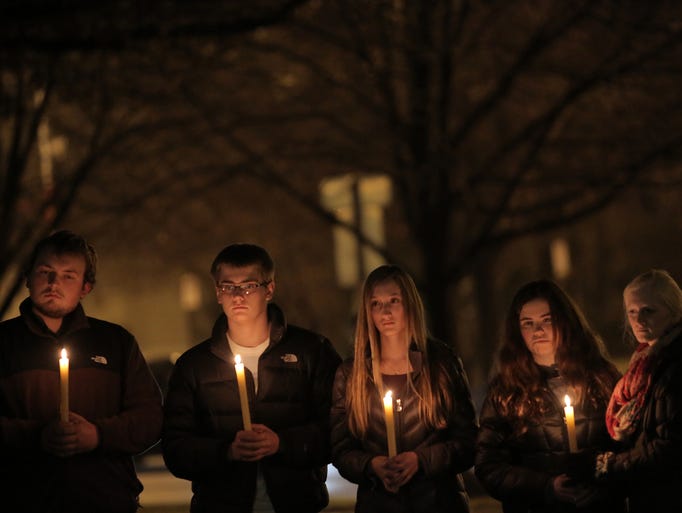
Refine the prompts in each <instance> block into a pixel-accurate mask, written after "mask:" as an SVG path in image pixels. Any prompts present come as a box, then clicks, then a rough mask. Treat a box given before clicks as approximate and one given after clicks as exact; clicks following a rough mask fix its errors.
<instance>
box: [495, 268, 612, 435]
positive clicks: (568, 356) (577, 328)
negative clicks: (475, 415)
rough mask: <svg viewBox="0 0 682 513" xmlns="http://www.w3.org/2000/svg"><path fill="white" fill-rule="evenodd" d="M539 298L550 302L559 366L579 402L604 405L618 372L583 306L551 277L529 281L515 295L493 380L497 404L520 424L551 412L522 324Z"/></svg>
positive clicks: (506, 322)
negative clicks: (521, 318)
mask: <svg viewBox="0 0 682 513" xmlns="http://www.w3.org/2000/svg"><path fill="white" fill-rule="evenodd" d="M536 299H543V300H545V301H547V303H548V304H549V309H550V313H551V315H552V327H553V330H554V336H555V338H556V339H558V346H557V351H556V356H555V362H556V366H557V369H558V371H559V374H560V375H561V376H562V377H563V378H564V380H565V381H566V383H567V384H568V385H570V386H572V387H573V388H574V389H575V390H576V392H577V394H578V397H577V398H576V399H577V404H582V406H583V407H584V408H590V409H596V410H599V409H603V406H604V405H605V404H606V403H608V400H609V398H610V396H611V390H612V389H613V386H614V384H615V382H616V381H617V379H618V377H619V373H618V370H617V369H616V367H615V366H614V365H613V364H612V363H611V362H610V361H609V360H607V358H606V350H605V348H604V343H603V341H602V340H601V338H600V337H599V335H597V333H596V332H595V331H594V330H593V329H592V328H591V327H590V325H589V323H588V322H587V320H586V319H585V316H584V315H583V313H582V312H581V311H580V308H579V307H578V306H577V305H576V304H575V302H574V301H573V300H572V299H571V298H570V297H569V296H568V294H566V293H565V292H564V291H563V290H562V289H561V287H559V286H558V285H557V284H556V283H554V282H553V281H550V280H538V281H533V282H530V283H527V284H526V285H524V286H523V287H521V288H520V289H519V290H518V292H517V293H516V295H515V296H514V298H513V299H512V302H511V305H510V307H509V310H508V312H507V317H506V320H505V326H504V334H503V336H502V341H501V344H500V348H499V351H498V355H497V359H496V364H495V368H494V377H493V380H492V381H491V385H490V394H491V397H492V399H493V401H494V404H495V406H496V408H497V409H498V411H499V412H500V413H501V414H502V415H503V416H505V417H509V418H511V419H515V422H516V423H518V424H520V425H523V424H525V423H524V422H523V420H524V419H529V418H533V417H535V418H537V417H538V416H540V415H542V414H543V413H544V412H546V411H547V408H548V404H546V402H545V400H544V397H545V394H544V393H543V392H542V389H543V388H544V387H545V386H546V383H545V378H544V377H543V373H542V371H541V369H540V367H539V366H538V365H537V364H536V363H535V361H534V360H533V356H532V355H531V353H530V351H529V350H528V348H527V346H526V343H525V341H524V339H523V336H522V335H521V328H520V324H519V314H520V312H521V308H523V306H524V305H525V304H526V303H528V302H529V301H533V300H536Z"/></svg>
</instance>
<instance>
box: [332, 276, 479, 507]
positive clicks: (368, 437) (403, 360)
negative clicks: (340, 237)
mask: <svg viewBox="0 0 682 513" xmlns="http://www.w3.org/2000/svg"><path fill="white" fill-rule="evenodd" d="M387 390H391V391H392V393H393V397H394V410H395V419H394V420H395V422H394V425H395V434H396V447H397V451H396V452H397V454H396V455H395V456H393V457H388V446H387V428H386V422H385V415H384V407H383V400H382V399H383V397H384V395H385V393H386V392H387ZM332 404H333V407H332V414H331V427H332V432H331V439H332V462H333V463H334V465H335V466H336V467H337V468H338V469H339V472H340V474H341V475H342V476H343V477H345V478H346V479H348V480H349V481H352V482H354V483H357V484H358V492H357V501H356V506H355V511H356V512H358V513H382V512H390V513H401V512H429V513H439V512H446V511H447V512H449V513H453V512H455V513H459V512H467V511H468V510H469V507H468V497H467V493H466V490H465V488H464V483H463V480H462V477H461V475H460V473H461V472H464V471H465V470H467V469H469V468H470V467H471V465H472V464H473V458H474V447H475V439H476V431H477V425H476V417H475V409H474V405H473V403H472V400H471V393H470V390H469V385H468V381H467V378H466V375H465V373H464V370H463V368H462V364H461V361H460V360H459V358H458V357H457V356H455V354H454V353H453V352H452V350H451V349H450V348H449V347H448V346H446V345H445V344H443V343H441V342H438V341H436V340H433V339H431V338H429V337H428V336H427V330H426V325H425V315H424V307H423V304H422V301H421V298H420V296H419V293H418V292H417V288H416V286H415V284H414V282H413V280H412V278H411V277H410V276H409V275H408V274H407V273H406V272H405V271H403V270H402V269H400V268H399V267H396V266H391V265H385V266H381V267H378V268H377V269H375V270H374V271H372V273H370V275H369V276H368V277H367V279H366V280H365V283H364V286H363V290H362V301H361V305H360V308H359V312H358V318H357V325H356V330H355V355H354V358H351V359H349V360H348V361H346V362H344V363H343V364H342V365H341V367H340V368H339V369H338V371H337V374H336V380H335V382H334V388H333V398H332Z"/></svg>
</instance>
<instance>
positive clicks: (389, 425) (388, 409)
mask: <svg viewBox="0 0 682 513" xmlns="http://www.w3.org/2000/svg"><path fill="white" fill-rule="evenodd" d="M384 414H385V416H386V440H387V443H388V457H389V458H392V457H393V456H395V455H396V454H397V449H396V444H395V421H394V420H393V392H391V391H390V390H389V391H387V392H386V395H385V396H384Z"/></svg>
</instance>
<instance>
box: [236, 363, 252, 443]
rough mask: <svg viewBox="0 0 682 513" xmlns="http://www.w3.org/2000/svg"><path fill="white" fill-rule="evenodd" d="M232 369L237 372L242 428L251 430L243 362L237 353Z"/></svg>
mask: <svg viewBox="0 0 682 513" xmlns="http://www.w3.org/2000/svg"><path fill="white" fill-rule="evenodd" d="M234 370H235V371H236V372H237V386H238V387H239V403H240V404H241V407H242V420H243V422H244V430H245V431H250V430H251V412H250V411H249V396H248V394H247V393H246V378H245V376H244V364H243V363H242V357H241V356H239V355H238V354H237V355H235V356H234Z"/></svg>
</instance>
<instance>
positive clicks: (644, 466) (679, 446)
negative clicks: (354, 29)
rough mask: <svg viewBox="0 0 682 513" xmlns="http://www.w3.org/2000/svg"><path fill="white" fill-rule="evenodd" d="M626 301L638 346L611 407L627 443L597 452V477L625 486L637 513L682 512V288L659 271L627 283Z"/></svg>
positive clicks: (613, 425)
mask: <svg viewBox="0 0 682 513" xmlns="http://www.w3.org/2000/svg"><path fill="white" fill-rule="evenodd" d="M623 306H624V309H625V317H626V319H627V331H626V336H627V338H630V339H632V340H633V341H634V342H635V343H636V348H635V351H634V353H633V355H632V358H631V359H630V364H629V367H628V369H627V371H626V372H625V374H624V375H623V378H622V379H621V380H620V381H619V382H618V384H617V385H616V387H615V389H614V390H613V394H612V396H611V401H610V402H609V407H608V410H607V412H606V424H607V427H608V430H609V433H610V434H611V436H612V437H613V439H614V440H617V441H618V442H620V443H621V444H622V446H621V449H620V451H616V453H615V454H614V453H612V452H608V453H603V454H600V455H599V457H598V458H597V463H596V473H597V477H598V478H599V479H600V480H603V481H605V482H607V483H610V482H615V483H625V484H626V485H627V491H628V498H629V511H630V512H631V513H658V512H669V511H682V494H681V493H680V484H682V290H680V287H679V285H678V284H677V282H675V280H674V279H673V278H672V276H670V274H669V273H667V272H666V271H663V270H660V269H654V270H651V271H648V272H645V273H643V274H640V275H639V276H637V277H636V278H635V279H634V280H632V281H631V282H630V283H629V284H628V285H627V286H626V287H625V290H624V291H623Z"/></svg>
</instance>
